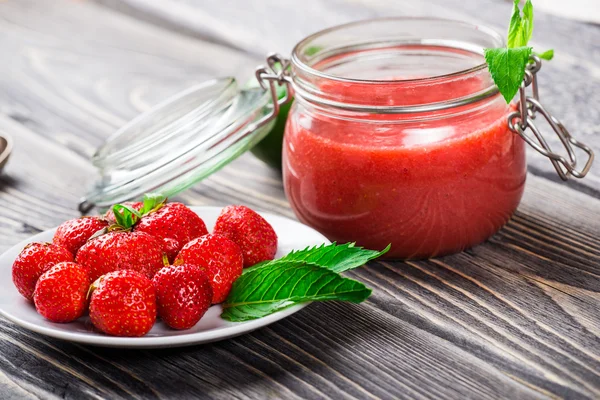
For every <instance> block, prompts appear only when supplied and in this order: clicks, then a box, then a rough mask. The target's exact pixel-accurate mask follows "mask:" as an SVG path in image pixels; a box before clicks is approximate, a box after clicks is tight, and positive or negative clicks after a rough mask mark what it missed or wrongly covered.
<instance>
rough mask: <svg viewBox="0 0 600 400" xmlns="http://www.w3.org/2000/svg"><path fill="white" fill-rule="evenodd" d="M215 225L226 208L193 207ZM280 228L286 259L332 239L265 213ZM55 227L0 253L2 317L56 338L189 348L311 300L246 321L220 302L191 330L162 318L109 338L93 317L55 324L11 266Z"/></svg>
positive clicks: (290, 311) (48, 238)
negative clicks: (137, 333) (130, 334)
mask: <svg viewBox="0 0 600 400" xmlns="http://www.w3.org/2000/svg"><path fill="white" fill-rule="evenodd" d="M190 208H191V209H192V210H194V211H195V212H196V213H197V214H198V215H199V216H200V217H201V218H202V219H203V220H204V222H205V223H206V226H207V227H210V228H212V227H213V226H214V224H215V221H216V219H217V216H218V215H219V213H220V212H221V208H219V207H190ZM260 214H261V215H262V216H263V217H264V218H265V219H266V220H267V221H269V223H270V224H271V225H272V226H273V228H274V229H275V232H276V233H277V236H278V242H279V247H278V249H277V255H276V257H277V258H278V257H282V256H284V255H286V254H287V253H289V252H290V251H291V250H294V249H303V248H305V247H307V246H314V245H320V244H322V243H329V241H328V240H327V239H326V238H325V237H324V236H323V235H321V234H320V233H319V232H317V231H315V230H314V229H312V228H309V227H308V226H306V225H303V224H301V223H300V222H296V221H292V220H290V219H287V218H284V217H280V216H277V215H272V214H268V213H260ZM54 231H55V229H51V230H48V231H45V232H42V233H39V234H37V235H35V236H33V237H31V238H29V239H28V240H25V241H23V242H21V243H19V244H17V245H16V246H14V247H12V248H11V249H10V250H8V251H7V252H6V253H4V254H3V255H2V256H0V315H2V316H4V317H5V318H7V319H9V320H11V321H12V322H14V323H15V324H17V325H20V326H22V327H24V328H27V329H30V330H32V331H34V332H37V333H41V334H43V335H47V336H51V337H54V338H57V339H63V340H70V341H73V342H77V343H84V344H90V345H96V346H106V347H130V348H154V347H177V346H189V345H193V344H201V343H208V342H214V341H218V340H223V339H227V338H230V337H233V336H237V335H241V334H243V333H247V332H251V331H253V330H255V329H258V328H261V327H263V326H266V325H269V324H272V323H273V322H275V321H279V320H280V319H282V318H285V317H287V316H288V315H291V314H293V313H295V312H297V311H299V310H300V309H302V308H303V307H305V306H306V305H307V304H300V305H297V306H294V307H291V308H288V309H286V310H283V311H280V312H277V313H274V314H271V315H269V316H266V317H264V318H260V319H256V320H252V321H247V322H228V321H225V320H223V319H221V317H220V314H221V306H220V305H214V306H212V307H211V308H210V309H209V310H208V311H207V312H206V314H205V315H204V317H202V319H201V320H200V322H199V323H198V324H196V326H194V327H193V328H192V329H188V330H182V331H177V330H173V329H170V328H169V327H167V326H166V325H165V324H164V323H162V321H160V320H158V321H157V322H156V324H155V325H154V327H153V328H152V330H151V331H150V332H149V333H148V334H147V335H146V336H144V337H140V338H125V337H114V336H108V335H105V334H103V333H101V332H98V331H97V330H95V329H94V327H93V326H92V324H91V323H90V321H89V318H88V317H82V318H80V319H78V320H77V321H74V322H71V323H68V324H57V323H53V322H50V321H48V320H46V319H44V317H42V316H41V315H39V314H38V313H37V312H36V311H35V307H34V306H33V304H32V303H31V302H28V301H27V300H25V299H24V298H23V297H22V296H21V295H20V294H19V293H18V292H17V289H16V288H15V287H14V285H13V282H12V264H13V261H14V260H15V258H16V257H17V255H18V254H19V253H20V251H21V250H22V249H23V247H25V245H26V244H27V243H31V242H50V241H52V236H53V235H54Z"/></svg>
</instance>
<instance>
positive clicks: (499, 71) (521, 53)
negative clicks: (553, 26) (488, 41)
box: [484, 47, 531, 103]
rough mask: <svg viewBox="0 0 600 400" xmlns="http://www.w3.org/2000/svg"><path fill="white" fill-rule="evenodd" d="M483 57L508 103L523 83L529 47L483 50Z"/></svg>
mask: <svg viewBox="0 0 600 400" xmlns="http://www.w3.org/2000/svg"><path fill="white" fill-rule="evenodd" d="M484 55H485V60H486V62H487V64H488V68H489V70H490V74H492V78H493V79H494V82H495V83H496V86H498V89H499V90H500V93H501V94H502V96H504V99H505V100H506V102H507V103H510V102H511V100H512V99H513V98H514V97H515V94H517V91H518V90H519V87H520V86H521V82H523V76H524V75H525V66H526V65H527V63H528V61H529V56H530V55H531V47H517V48H514V49H509V48H498V49H485V53H484Z"/></svg>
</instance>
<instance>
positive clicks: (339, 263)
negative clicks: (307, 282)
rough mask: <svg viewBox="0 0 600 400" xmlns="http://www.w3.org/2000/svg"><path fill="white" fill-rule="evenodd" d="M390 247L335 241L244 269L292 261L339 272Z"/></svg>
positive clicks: (246, 270) (352, 267) (358, 264)
mask: <svg viewBox="0 0 600 400" xmlns="http://www.w3.org/2000/svg"><path fill="white" fill-rule="evenodd" d="M389 249H390V245H388V246H387V247H386V248H385V249H383V250H382V251H375V250H367V249H363V248H362V247H358V246H355V245H354V243H346V244H341V245H338V244H335V243H333V244H329V245H325V244H323V245H321V246H318V247H317V246H314V247H307V248H305V249H304V250H294V251H292V252H291V253H289V254H288V255H286V256H285V257H282V258H280V259H277V260H273V261H267V262H262V263H259V264H256V265H254V266H252V267H250V268H246V269H244V274H245V273H248V272H249V271H252V270H254V269H256V268H264V267H265V266H268V265H273V264H280V263H287V262H290V261H294V262H296V261H299V262H303V263H305V264H314V265H318V266H320V267H324V268H327V269H330V270H332V271H334V272H338V273H339V272H344V271H347V270H350V269H354V268H358V267H360V266H362V265H364V264H366V263H367V262H369V261H371V260H373V259H375V258H377V257H380V256H382V255H383V254H385V253H387V252H388V251H389Z"/></svg>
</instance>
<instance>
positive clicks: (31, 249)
mask: <svg viewBox="0 0 600 400" xmlns="http://www.w3.org/2000/svg"><path fill="white" fill-rule="evenodd" d="M63 261H73V254H71V252H70V251H69V250H67V249H64V248H62V247H60V246H56V245H54V244H51V243H30V244H28V245H27V246H25V248H24V249H23V250H22V251H21V253H20V254H19V255H18V256H17V259H16V260H15V262H14V263H13V266H12V278H13V282H14V284H15V286H16V287H17V290H18V291H19V293H21V294H22V295H23V297H25V298H26V299H27V300H32V297H33V291H34V289H35V284H36V283H37V281H38V279H39V277H40V276H41V275H42V274H43V273H44V272H46V271H47V270H49V269H50V268H52V267H53V266H54V265H56V264H58V263H60V262H63Z"/></svg>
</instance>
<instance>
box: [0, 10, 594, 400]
mask: <svg viewBox="0 0 600 400" xmlns="http://www.w3.org/2000/svg"><path fill="white" fill-rule="evenodd" d="M128 1H129V0H128ZM155 3H156V4H159V3H160V2H158V1H156V2H155ZM221 3H222V4H228V3H223V2H221ZM413 3H415V4H416V5H415V4H413ZM413 3H411V4H412V6H411V7H418V8H419V9H422V10H425V9H426V8H427V7H426V6H425V4H427V5H428V6H429V7H430V8H431V10H436V9H438V7H442V6H444V7H445V8H444V10H446V9H448V10H449V11H448V12H449V13H450V12H452V13H459V12H461V11H460V10H466V9H467V7H466V6H460V4H459V2H458V1H456V2H454V1H453V0H450V1H448V2H444V3H443V4H442V2H441V1H440V2H439V3H437V2H436V1H432V2H427V3H423V4H421V3H420V2H413ZM236 4H240V6H239V7H240V9H241V8H242V5H243V4H246V3H243V2H240V3H236ZM258 4H262V3H256V8H257V9H258V8H260V7H259V5H258ZM318 4H321V7H322V9H325V8H328V7H332V8H331V10H333V11H331V12H334V11H335V10H338V11H339V14H341V15H346V14H344V13H345V12H348V13H350V12H352V13H356V14H351V15H350V14H348V15H350V17H347V18H358V17H366V16H371V15H378V14H377V12H376V11H372V12H369V13H367V12H366V11H364V12H363V14H361V15H359V14H360V12H357V11H352V10H359V11H360V10H368V9H370V10H377V9H380V10H381V9H383V8H381V7H383V6H381V4H382V3H381V4H380V3H370V4H369V8H365V6H364V5H361V4H360V3H359V2H352V3H349V4H348V5H347V6H343V5H342V4H341V3H339V2H338V3H334V4H333V5H330V3H329V2H327V3H325V2H322V3H317V2H315V3H314V6H315V7H316V6H317V5H318ZM325 4H327V6H326V5H325ZM399 4H402V2H400V3H399ZM480 4H481V5H480V6H479V8H480V13H481V14H480V18H481V19H482V20H486V21H487V20H490V21H493V20H495V19H494V10H496V12H497V13H498V14H501V12H500V11H498V10H500V7H499V6H498V5H497V3H496V2H484V1H482V2H480ZM387 5H388V6H390V7H392V5H391V3H390V4H387ZM205 6H206V7H205V13H207V14H208V13H209V12H210V10H211V9H210V5H208V4H206V5H205ZM281 7H283V6H281ZM394 7H399V6H394ZM406 7H407V8H406V9H407V10H410V7H409V6H406ZM504 8H506V4H503V3H502V7H501V9H502V13H505V11H504ZM346 10H350V11H346ZM246 11H247V12H251V11H252V7H248V9H247V10H246ZM407 12H408V11H407ZM315 14H318V13H316V12H315ZM239 15H240V16H241V15H243V13H241V11H240V14H239ZM469 15H471V16H472V17H473V18H475V17H476V15H475V13H474V12H471V13H470V14H469ZM448 16H454V14H450V15H448ZM219 18H220V20H222V21H227V18H226V16H221V15H219ZM297 18H298V19H301V18H302V17H301V16H298V17H297ZM315 18H321V17H319V16H317V17H315ZM543 18H550V17H544V16H542V17H541V19H542V20H543ZM553 18H555V17H553ZM215 19H216V17H215ZM310 21H311V20H310V18H305V19H304V22H302V23H303V24H306V25H307V26H309V24H310ZM558 21H559V22H560V23H558V22H557V23H556V25H557V26H556V27H555V30H556V31H559V30H560V29H564V27H565V24H567V25H566V26H571V27H572V28H573V29H579V32H584V31H586V30H589V31H590V32H595V33H596V34H597V31H594V30H595V29H597V27H593V26H586V25H583V24H575V23H571V22H569V21H564V20H558ZM325 22H327V21H325ZM325 22H323V23H325ZM332 22H338V20H335V21H332ZM155 23H156V21H154V22H153V23H148V22H142V21H140V20H137V19H134V18H131V17H128V16H126V15H123V14H122V13H118V12H115V11H111V10H110V9H108V8H106V7H101V6H98V5H95V4H93V3H89V2H72V1H66V0H57V1H53V2H52V3H50V2H45V1H42V0H39V1H33V0H19V1H15V0H13V1H10V0H9V1H5V2H0V48H1V49H3V52H4V54H5V58H4V59H3V60H4V62H3V63H0V130H5V131H8V132H10V133H11V134H12V135H13V136H15V139H16V146H15V153H14V155H13V158H12V159H11V161H10V163H9V164H8V166H7V171H6V172H7V174H6V175H4V176H2V177H0V205H1V207H0V251H4V250H5V249H7V248H8V247H10V246H12V245H13V244H15V243H16V242H18V241H20V240H22V239H25V238H27V237H29V236H30V235H32V234H34V233H37V232H39V231H42V230H44V229H48V228H51V227H53V226H56V225H57V224H59V223H60V222H61V221H62V220H64V219H67V218H71V217H75V216H76V215H77V213H76V211H75V205H76V203H77V199H78V198H79V196H81V194H82V193H83V192H85V189H86V187H87V185H88V184H89V180H90V179H91V177H93V175H94V171H93V169H92V168H91V166H90V164H89V162H88V159H89V156H90V155H91V154H92V152H93V149H94V148H95V147H96V146H97V145H98V144H100V143H101V142H102V140H103V139H104V138H106V137H107V136H108V135H109V134H110V133H111V132H112V131H113V130H114V129H115V128H117V127H118V126H120V125H121V124H122V123H124V122H125V121H126V120H128V119H129V118H131V117H133V116H134V115H136V114H137V113H138V112H139V111H141V110H144V109H147V108H148V107H149V106H150V105H151V104H153V103H155V102H157V101H158V100H160V99H162V98H163V97H164V96H166V95H168V94H171V93H174V92H176V91H177V90H180V89H182V88H184V87H187V86H189V85H190V84H191V83H193V82H196V81H200V80H202V79H206V78H208V77H214V76H218V75H224V74H232V75H235V76H239V77H243V76H244V75H245V74H246V71H247V70H248V68H250V69H251V68H252V67H253V66H254V64H255V63H256V61H257V56H256V54H254V53H256V52H243V51H239V50H236V49H234V48H232V47H233V46H224V45H223V44H222V43H225V42H226V41H225V40H224V39H222V38H221V39H218V36H216V35H213V36H215V37H217V39H211V40H210V41H207V40H202V38H201V37H200V36H197V37H191V36H190V35H186V36H182V35H178V34H176V33H172V32H169V31H168V30H165V29H163V28H160V27H157V26H156V25H155ZM223 23H224V22H223ZM255 24H256V25H257V26H258V25H261V26H262V25H264V23H262V22H261V23H259V22H255ZM569 24H571V25H569ZM541 25H542V22H540V23H539V24H538V26H541ZM243 26H244V29H246V28H245V27H249V26H252V24H251V23H250V22H247V24H246V25H243ZM298 26H300V25H298ZM290 27H292V25H291V23H290ZM256 29H262V28H260V27H258V28H256ZM295 29H298V32H299V34H305V32H304V31H300V30H299V29H300V28H293V29H292V30H295ZM307 29H310V30H312V29H313V27H312V26H309V28H307ZM543 29H544V28H542V27H540V28H539V31H542V30H543ZM539 31H538V32H539ZM548 32H549V33H548V34H552V35H554V32H553V31H552V29H549V30H548ZM261 34H262V33H261ZM590 36H593V35H592V33H589V34H588V35H587V36H585V35H584V38H583V39H581V40H582V42H580V43H578V44H576V45H575V44H574V45H573V48H572V49H569V46H567V45H565V46H564V48H565V49H566V50H565V51H569V52H570V53H569V54H571V55H572V56H573V57H575V56H577V55H578V54H577V52H578V51H580V47H579V46H582V47H585V46H588V49H589V51H590V53H593V51H592V50H593V49H594V47H593V46H594V45H595V44H594V43H593V40H592V39H589V40H588V41H586V40H587V39H586V38H589V37H590ZM292 40H296V38H292ZM215 42H219V43H221V44H217V43H215ZM563 42H564V41H563ZM563 42H561V43H563ZM548 43H556V42H554V41H552V40H550V39H548ZM541 44H542V45H544V44H545V42H542V43H541ZM244 46H246V44H244ZM265 46H266V44H265ZM283 46H284V45H282V47H283ZM238 47H243V46H238ZM556 47H557V49H558V46H556ZM256 48H258V45H257V46H256ZM265 49H266V47H265ZM261 51H262V49H261ZM591 57H597V51H596V53H595V54H594V55H592V56H591ZM553 65H556V67H552V68H556V72H555V73H556V74H558V71H563V72H564V71H566V70H560V69H559V68H562V67H560V65H561V63H560V62H559V60H558V59H557V62H556V64H553ZM588 67H589V69H586V70H583V71H582V72H581V74H583V75H585V76H586V77H590V78H589V79H590V82H591V83H590V88H593V86H594V85H596V87H597V86H598V81H597V80H594V79H597V77H598V75H594V71H595V70H593V68H596V67H594V66H593V62H592V61H590V62H589V65H588V66H587V67H586V66H583V67H581V68H588ZM548 70H551V68H550V67H549V68H548ZM549 75H552V74H550V73H549ZM594 76H595V77H596V78H594ZM556 79H557V82H558V76H557V77H556ZM583 82H584V79H583V78H578V79H575V84H576V85H579V86H578V87H580V88H582V89H585V88H584V86H585V85H584V83H583ZM545 90H547V91H551V90H554V89H553V88H552V87H551V86H547V87H546V89H545ZM590 90H591V89H590ZM590 96H597V93H596V94H593V93H591V94H590ZM573 99H574V98H573ZM556 101H557V103H556V104H559V105H560V104H564V105H565V107H566V105H567V104H570V103H568V102H569V101H571V98H569V97H562V98H556ZM563 101H564V103H563ZM588 112H592V111H590V110H589V109H588ZM590 116H591V117H594V116H593V114H590ZM596 118H597V116H596ZM596 121H597V120H596ZM573 123H577V119H573ZM582 124H583V122H582ZM586 126H587V125H585V124H584V125H580V128H581V129H582V130H585V129H587V128H586ZM589 127H590V129H593V126H591V125H590V126H589ZM592 134H593V131H592V130H590V131H587V133H586V135H587V136H590V137H591V135H592ZM540 165H541V164H540ZM540 168H542V167H540ZM543 168H545V167H543ZM540 171H547V169H540ZM542 175H543V174H542ZM589 188H590V187H589V186H588V190H587V193H583V192H581V191H576V190H573V189H572V188H571V187H569V186H568V185H563V184H558V183H555V182H551V181H549V180H548V179H545V178H544V177H543V176H536V175H533V174H530V175H529V177H528V183H527V189H526V193H525V196H524V199H523V202H522V204H521V206H520V207H519V210H518V211H517V213H516V215H515V216H514V217H513V218H512V220H511V221H510V222H509V223H508V225H507V226H506V227H504V228H503V229H502V230H501V231H500V232H499V233H498V234H497V235H495V236H494V237H493V238H492V239H490V240H489V241H488V242H486V243H484V244H483V245H480V246H477V247H476V248H474V249H472V250H469V251H467V252H464V253H460V254H457V255H453V256H449V257H443V258H439V259H435V260H429V261H414V262H413V261H411V262H373V263H371V264H369V265H368V266H366V267H364V268H361V269H359V270H356V271H352V272H350V273H349V274H348V275H349V276H351V277H353V278H356V279H360V280H362V281H363V282H365V283H366V284H367V285H369V286H371V287H372V288H373V289H374V293H373V295H372V297H371V298H370V299H369V300H368V301H367V302H366V303H364V304H360V305H347V304H334V303H329V304H313V305H311V306H309V307H307V308H306V309H304V310H302V311H301V312H299V313H298V314H295V315H294V316H292V317H290V318H287V319H285V320H283V321H281V322H279V323H276V324H273V325H271V326H269V327H267V328H264V329H261V330H259V331H256V332H254V333H251V334H248V335H245V336H242V337H239V338H236V339H232V340H228V341H224V342H220V343H215V344H210V345H204V346H195V347H189V348H182V349H169V350H145V351H129V350H110V349H101V348H94V347H87V346H80V345H75V344H71V343H67V342H62V341H58V340H54V339H49V338H46V337H43V336H40V335H37V334H34V333H31V332H28V331H26V330H24V329H21V328H19V327H17V326H16V325H14V324H12V323H10V322H8V321H6V320H3V319H0V349H1V351H0V393H1V396H0V397H2V398H7V399H8V398H73V399H80V398H111V399H112V398H139V399H153V398H192V397H204V398H223V399H225V398H227V399H228V398H259V399H264V398H286V399H287V398H336V399H337V398H360V399H362V398H460V399H464V398H478V399H479V398H489V399H497V398H511V399H517V398H557V397H563V398H599V397H600V345H599V344H600V340H599V337H600V307H599V305H600V302H599V300H600V293H599V292H600V240H599V239H598V238H599V237H600V220H599V219H598V215H600V202H599V201H598V200H597V199H596V198H594V196H593V195H596V194H597V193H596V192H594V190H591V189H589ZM592 189H594V188H593V187H592ZM179 200H182V201H185V202H187V203H189V204H195V205H225V204H231V203H244V204H247V205H249V206H252V207H255V208H258V209H263V210H269V211H272V212H275V213H278V214H282V215H285V216H289V217H293V214H292V212H291V210H290V209H289V206H288V204H287V202H286V200H285V197H284V194H283V189H282V185H281V181H280V180H279V178H278V177H277V175H276V174H274V173H273V172H272V171H270V170H269V169H268V168H266V167H265V166H264V165H262V164H261V163H260V162H259V161H257V160H256V159H254V158H253V157H252V156H250V155H245V156H243V157H241V158H240V159H239V160H237V161H236V162H234V163H232V164H231V165H229V166H227V167H226V168H225V169H223V170H222V171H220V172H219V173H217V174H216V175H214V176H212V177H210V178H209V179H207V180H206V181H204V182H202V183H201V184H198V185H196V186H195V187H194V188H192V189H191V190H189V191H187V192H185V193H183V194H182V195H180V196H179Z"/></svg>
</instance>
